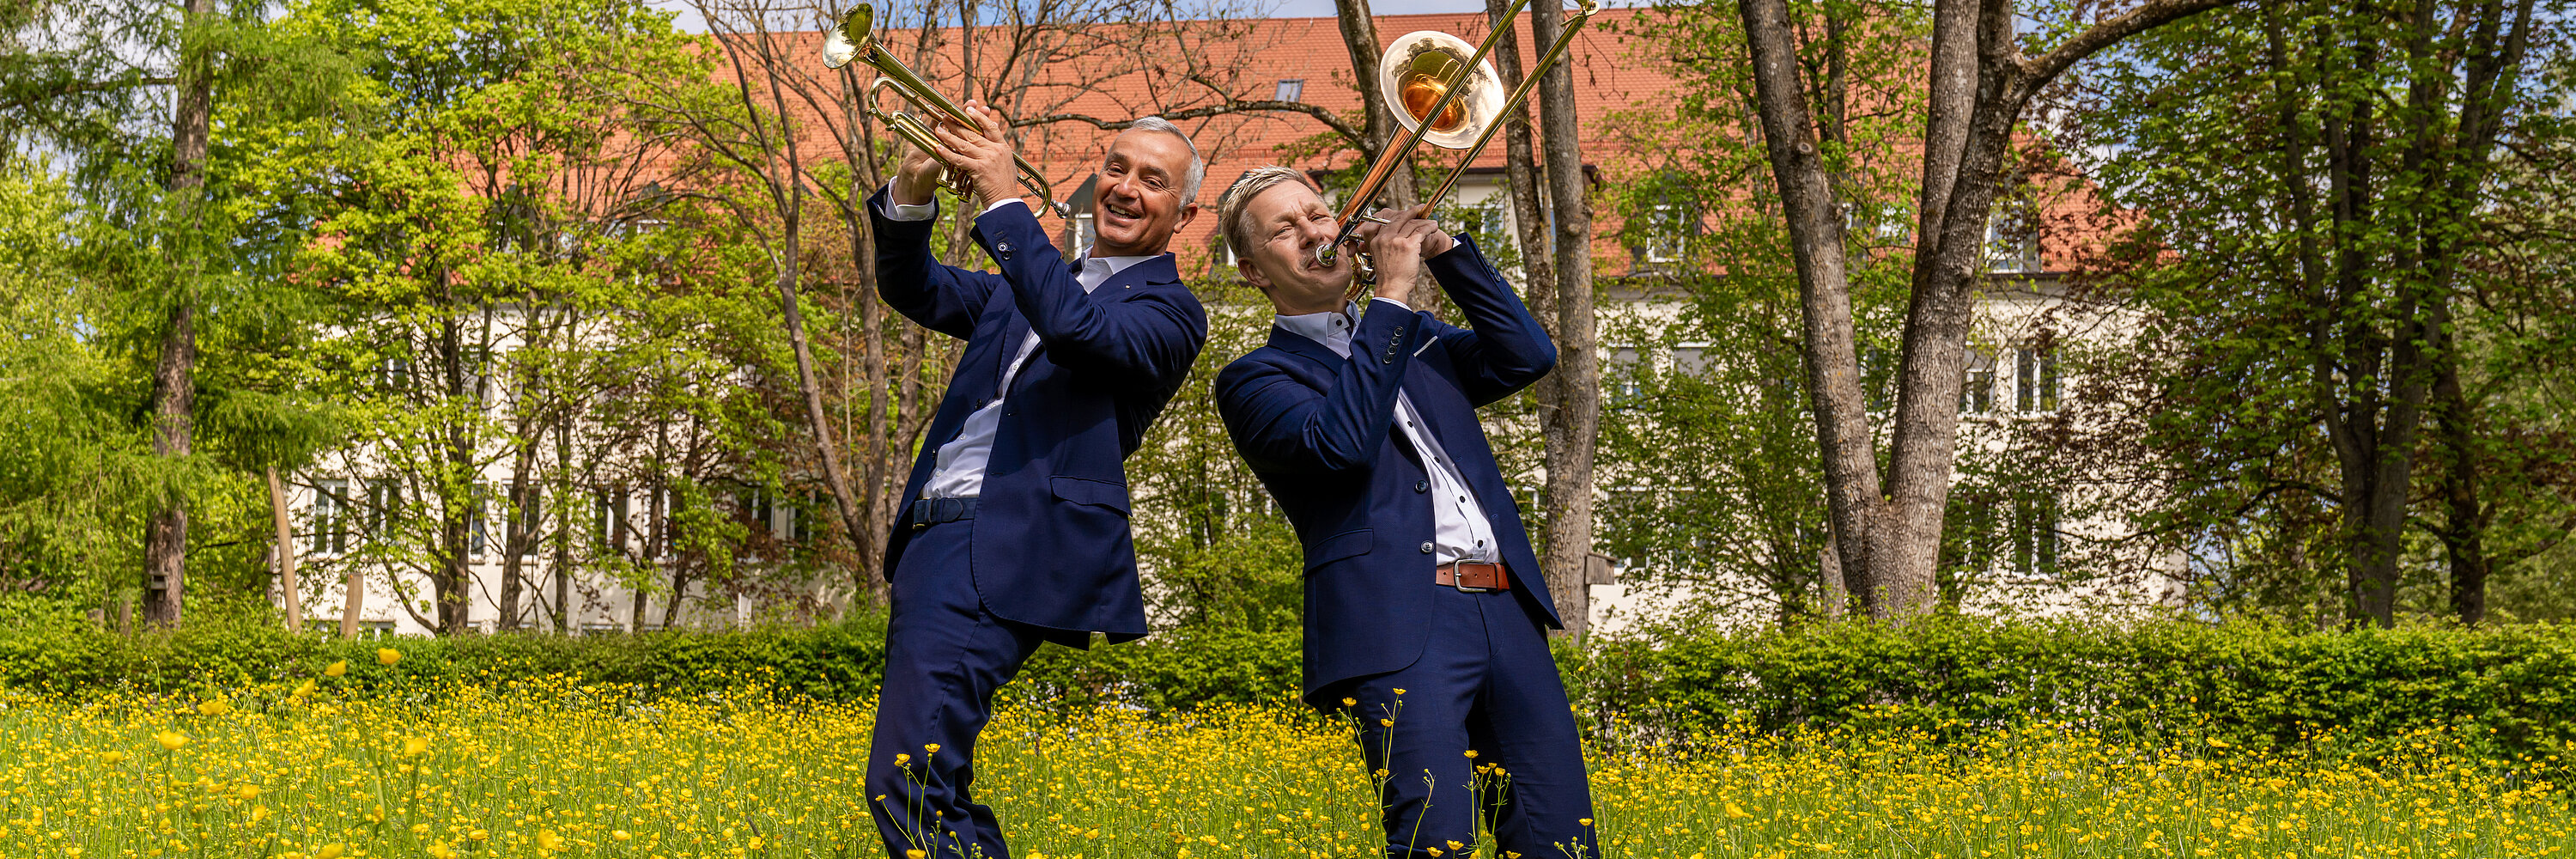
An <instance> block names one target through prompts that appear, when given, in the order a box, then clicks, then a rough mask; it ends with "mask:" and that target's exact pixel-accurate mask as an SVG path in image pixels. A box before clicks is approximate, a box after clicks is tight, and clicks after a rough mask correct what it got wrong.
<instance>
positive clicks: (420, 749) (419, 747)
mask: <svg viewBox="0 0 2576 859" xmlns="http://www.w3.org/2000/svg"><path fill="white" fill-rule="evenodd" d="M427 751H429V738H428V737H404V738H403V752H402V753H403V755H404V756H405V757H410V756H414V755H419V754H422V753H424V752H427Z"/></svg>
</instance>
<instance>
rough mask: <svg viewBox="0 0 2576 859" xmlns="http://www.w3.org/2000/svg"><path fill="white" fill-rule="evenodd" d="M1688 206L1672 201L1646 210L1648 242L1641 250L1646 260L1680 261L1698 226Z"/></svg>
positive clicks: (1658, 261) (1652, 261)
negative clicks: (1694, 228) (1672, 202)
mask: <svg viewBox="0 0 2576 859" xmlns="http://www.w3.org/2000/svg"><path fill="white" fill-rule="evenodd" d="M1697 225H1698V224H1697V219H1696V218H1693V217H1691V211H1690V210H1689V209H1688V208H1685V207H1682V206H1677V205H1673V204H1670V203H1662V204H1657V205H1656V206H1655V207H1654V208H1652V209H1648V210H1647V211H1646V244H1645V246H1644V247H1643V248H1641V249H1640V252H1641V254H1642V256H1643V258H1644V259H1645V261H1646V262H1650V263H1668V262H1680V261H1681V260H1682V251H1683V250H1684V249H1685V245H1686V242H1688V241H1689V239H1690V234H1691V233H1692V232H1693V230H1692V229H1691V228H1692V227H1695V226H1697Z"/></svg>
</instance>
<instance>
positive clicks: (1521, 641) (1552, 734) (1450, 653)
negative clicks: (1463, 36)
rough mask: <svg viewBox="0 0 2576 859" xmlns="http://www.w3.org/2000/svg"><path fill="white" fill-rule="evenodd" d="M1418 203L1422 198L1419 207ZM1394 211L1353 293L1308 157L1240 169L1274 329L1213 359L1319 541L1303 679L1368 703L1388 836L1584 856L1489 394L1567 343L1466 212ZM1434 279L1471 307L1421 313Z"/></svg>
mask: <svg viewBox="0 0 2576 859" xmlns="http://www.w3.org/2000/svg"><path fill="white" fill-rule="evenodd" d="M1426 208H1427V207H1426ZM1422 213H1423V209H1415V210H1412V211H1408V212H1401V213H1398V212H1392V211H1390V212H1384V213H1381V214H1384V215H1392V216H1393V217H1392V218H1391V222H1390V223H1387V224H1385V225H1383V226H1378V225H1366V226H1363V227H1361V228H1360V230H1359V231H1358V232H1357V235H1358V236H1359V237H1361V238H1362V240H1363V241H1365V243H1366V244H1367V247H1368V250H1369V251H1370V252H1371V254H1372V255H1373V257H1374V259H1375V264H1376V269H1377V283H1376V286H1375V289H1374V292H1375V295H1374V297H1373V298H1372V299H1371V300H1370V301H1369V307H1368V311H1367V313H1366V314H1365V315H1362V314H1360V312H1359V308H1357V307H1355V306H1353V305H1350V304H1348V303H1346V302H1345V301H1344V299H1343V296H1344V295H1345V294H1346V293H1345V290H1346V288H1347V287H1348V286H1349V285H1350V284H1351V280H1352V277H1353V275H1354V265H1353V263H1352V262H1351V257H1352V255H1351V254H1347V253H1346V254H1341V255H1339V256H1338V257H1336V258H1335V260H1334V261H1332V262H1323V261H1320V260H1318V259H1317V255H1316V253H1315V251H1316V250H1317V249H1318V248H1319V247H1321V246H1322V245H1324V244H1326V243H1329V242H1331V241H1332V240H1333V238H1334V235H1335V233H1336V232H1337V229H1338V228H1339V227H1340V224H1339V223H1338V222H1337V221H1336V220H1335V219H1334V216H1333V213H1332V211H1331V210H1329V209H1327V208H1326V207H1325V205H1324V200H1323V198H1322V197H1321V196H1319V195H1318V194H1317V193H1316V190H1315V188H1314V187H1313V186H1312V185H1311V184H1309V183H1308V182H1307V181H1306V178H1305V177H1304V176H1303V175H1301V174H1299V173H1298V172H1297V171H1294V170H1291V169H1288V168H1284V167H1264V168H1261V169H1258V170H1254V171H1252V172H1250V173H1247V174H1245V176H1244V178H1243V179H1241V180H1240V181H1237V182H1236V183H1235V184H1234V187H1232V188H1229V189H1227V190H1226V192H1225V195H1224V196H1223V197H1222V198H1221V199H1220V200H1219V201H1218V203H1217V226H1218V229H1219V230H1220V231H1222V232H1223V234H1224V236H1225V240H1226V242H1227V243H1228V245H1229V246H1231V247H1232V248H1233V249H1234V251H1235V255H1236V257H1237V259H1238V260H1239V262H1238V263H1237V269H1238V270H1239V271H1240V272H1241V273H1242V275H1243V278H1244V280H1245V281H1246V282H1248V283H1250V284H1252V285H1253V286H1254V287H1255V288H1258V289H1260V290H1261V292H1262V293H1263V294H1265V295H1267V296H1269V298H1270V303H1271V304H1272V305H1273V306H1274V307H1275V308H1276V309H1277V310H1278V315H1277V316H1276V317H1275V320H1274V324H1273V326H1272V327H1271V330H1270V339H1269V344H1268V345H1266V346H1263V347H1262V348H1260V349H1257V350H1254V351H1253V352H1252V353H1251V354H1248V355H1245V356H1243V357H1242V358H1240V359H1237V360H1236V361H1235V362H1234V363H1233V364H1231V365H1228V366H1227V367H1226V368H1225V371H1224V372H1223V373H1221V374H1219V375H1218V377H1217V381H1216V397H1217V408H1218V410H1219V411H1220V412H1221V413H1222V414H1223V416H1224V418H1225V423H1226V429H1227V431H1228V432H1229V433H1230V434H1232V435H1233V437H1234V443H1235V447H1236V449H1237V450H1239V451H1241V452H1242V454H1243V457H1244V459H1246V460H1248V461H1249V462H1250V463H1251V465H1252V468H1253V471H1254V472H1256V473H1258V474H1259V475H1260V476H1261V480H1262V483H1263V484H1264V485H1265V486H1267V487H1268V488H1269V490H1270V494H1271V496H1272V497H1273V498H1275V499H1277V500H1278V502H1279V506H1280V508H1281V509H1282V510H1284V511H1286V513H1287V515H1288V519H1289V521H1290V523H1291V524H1293V525H1294V526H1295V527H1296V530H1297V537H1298V541H1299V542H1300V543H1302V544H1303V545H1304V548H1305V559H1306V560H1305V566H1306V636H1305V699H1306V701H1307V702H1308V703H1310V704H1313V705H1315V706H1317V707H1320V708H1323V709H1327V710H1334V711H1339V712H1342V713H1346V714H1348V715H1350V716H1351V717H1353V720H1354V722H1355V723H1356V726H1357V729H1358V735H1359V736H1358V739H1359V742H1360V748H1361V751H1362V754H1363V755H1364V756H1365V757H1366V758H1367V760H1368V765H1369V768H1370V770H1371V771H1372V772H1374V773H1376V774H1377V776H1378V778H1379V779H1380V786H1379V793H1380V800H1381V802H1382V803H1383V806H1384V808H1385V819H1384V823H1385V827H1386V833H1387V845H1386V855H1388V856H1390V857H1411V856H1438V855H1442V854H1453V855H1457V856H1464V855H1467V852H1468V851H1471V850H1472V849H1473V846H1474V844H1475V840H1476V835H1475V833H1476V821H1477V817H1478V815H1479V814H1480V813H1482V814H1483V815H1485V817H1486V819H1487V820H1488V821H1489V822H1490V824H1491V826H1492V830H1493V832H1494V834H1495V837H1496V840H1497V841H1499V842H1500V843H1499V844H1497V845H1496V847H1497V848H1498V850H1499V851H1500V852H1498V853H1497V854H1496V855H1500V856H1506V857H1509V856H1521V857H1528V859H1541V857H1548V859H1554V857H1587V856H1596V855H1598V852H1597V850H1596V848H1595V847H1594V845H1593V839H1592V834H1591V825H1592V820H1591V817H1592V799H1591V788H1590V786H1589V784H1588V782H1587V781H1586V779H1585V774H1584V768H1583V754H1582V749H1581V747H1580V746H1579V745H1578V743H1577V741H1576V737H1575V727H1574V719H1573V715H1572V713H1571V712H1570V711H1569V710H1568V708H1567V705H1566V697H1565V688H1564V686H1563V685H1562V683H1561V681H1559V679H1558V676H1557V671H1556V663H1555V660H1554V658H1553V657H1552V656H1550V655H1549V653H1548V649H1547V635H1546V632H1545V631H1544V629H1543V627H1559V628H1561V627H1562V624H1560V623H1559V622H1558V620H1557V617H1556V609H1555V606H1554V605H1553V604H1551V603H1550V602H1549V600H1548V595H1547V585H1546V584H1545V582H1544V581H1543V580H1542V579H1541V578H1540V575H1539V567H1538V559H1537V557H1536V556H1535V555H1533V554H1532V553H1531V551H1530V545H1529V539H1528V538H1527V536H1525V533H1524V532H1523V530H1522V528H1521V521H1520V515H1519V513H1518V511H1517V510H1516V509H1515V508H1514V507H1513V504H1512V497H1511V492H1510V490H1509V488H1508V487H1507V486H1506V485H1505V484H1504V483H1503V478H1502V474H1501V472H1500V471H1499V470H1498V469H1497V468H1496V466H1495V464H1494V456H1493V452H1492V450H1491V449H1490V448H1489V447H1487V445H1486V442H1485V434H1484V431H1483V429H1482V428H1481V427H1480V426H1478V424H1477V421H1476V412H1475V410H1476V408H1478V407H1480V406H1484V405H1487V404H1490V403H1493V402H1495V401H1497V400H1501V399H1503V398H1504V397H1508V396H1510V395H1511V394H1512V393H1513V392H1516V391H1519V390H1520V389H1522V388H1524V387H1527V386H1528V385H1529V384H1530V383H1532V382H1535V381H1537V380H1538V379H1539V378H1540V377H1541V376H1545V375H1547V372H1548V370H1549V369H1551V368H1553V367H1554V366H1555V365H1556V347H1555V346H1554V344H1552V343H1550V342H1549V340H1548V337H1547V334H1546V332H1545V331H1544V330H1543V329H1541V328H1540V327H1539V324H1538V321H1537V320H1535V319H1533V318H1531V317H1530V313H1529V310H1528V308H1526V307H1523V306H1522V305H1521V302H1520V299H1519V298H1518V297H1516V296H1515V295H1513V293H1512V290H1511V287H1510V286H1509V285H1508V284H1506V283H1504V282H1503V279H1502V277H1501V276H1500V275H1498V274H1496V273H1495V272H1494V269H1493V267H1492V266H1490V265H1488V264H1487V263H1486V262H1485V259H1484V257H1483V256H1482V255H1481V254H1479V253H1478V252H1477V250H1476V247H1475V244H1474V243H1473V242H1471V241H1469V240H1468V238H1467V237H1466V236H1464V235H1460V236H1454V237H1453V236H1449V235H1446V234H1444V233H1442V232H1441V231H1440V229H1439V227H1438V225H1436V224H1434V223H1432V222H1431V221H1428V220H1423V219H1422V217H1421V215H1422ZM1425 278H1428V279H1430V280H1433V281H1436V282H1437V283H1438V284H1439V286H1440V288H1442V289H1444V290H1446V291H1447V292H1448V294H1449V297H1450V299H1451V300H1452V301H1454V302H1455V303H1456V304H1457V306H1458V309H1459V311H1460V312H1461V313H1463V314H1465V316H1466V318H1467V322H1468V324H1469V327H1467V328H1459V327H1456V326H1452V325H1448V324H1445V323H1442V322H1440V321H1439V320H1436V319H1433V318H1432V317H1431V315H1430V314H1428V313H1421V312H1417V311H1415V310H1413V309H1412V306H1411V305H1412V304H1413V303H1414V302H1415V301H1416V299H1417V296H1421V295H1423V294H1424V289H1423V287H1424V286H1425V284H1424V283H1423V281H1424V280H1425Z"/></svg>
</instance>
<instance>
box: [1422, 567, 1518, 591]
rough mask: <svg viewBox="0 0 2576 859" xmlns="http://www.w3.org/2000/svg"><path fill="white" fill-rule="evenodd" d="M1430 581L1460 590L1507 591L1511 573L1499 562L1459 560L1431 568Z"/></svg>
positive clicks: (1509, 585) (1510, 585) (1510, 587)
mask: <svg viewBox="0 0 2576 859" xmlns="http://www.w3.org/2000/svg"><path fill="white" fill-rule="evenodd" d="M1433 569H1435V570H1437V572H1436V573H1434V574H1433V576H1432V583H1434V584H1437V585H1440V586H1441V587H1446V588H1457V589H1459V590H1462V591H1507V590H1511V589H1512V577H1511V574H1509V573H1506V572H1504V571H1503V565H1501V564H1489V563H1485V562H1483V561H1459V562H1457V563H1454V564H1442V565H1440V566H1438V567H1435V568H1433Z"/></svg>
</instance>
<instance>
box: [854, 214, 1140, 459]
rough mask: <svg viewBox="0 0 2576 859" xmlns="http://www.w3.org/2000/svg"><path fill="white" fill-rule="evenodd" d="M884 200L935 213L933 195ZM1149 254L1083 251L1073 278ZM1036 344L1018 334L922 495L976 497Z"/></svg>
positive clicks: (1095, 282)
mask: <svg viewBox="0 0 2576 859" xmlns="http://www.w3.org/2000/svg"><path fill="white" fill-rule="evenodd" d="M887 187H889V188H891V187H893V183H887ZM886 202H887V207H886V208H887V211H886V213H885V215H886V217H887V218H888V219H891V220H897V221H924V220H929V219H931V218H935V217H938V216H939V204H938V202H937V201H933V202H929V203H922V204H920V205H905V204H902V203H896V202H894V200H893V198H892V197H888V198H887V200H886ZM1018 202H1020V198H1018V197H1011V198H1007V199H1004V200H1002V201H1001V202H998V203H994V204H993V205H991V206H988V207H986V208H985V209H984V211H985V212H987V213H989V212H991V211H993V210H994V209H997V208H1000V207H1002V206H1005V205H1009V204H1011V203H1018ZM1149 259H1153V257H1150V256H1129V257H1105V258H1104V257H1084V258H1083V260H1082V270H1081V271H1079V272H1075V273H1074V275H1073V281H1074V282H1075V283H1078V284H1081V285H1082V291H1083V292H1085V293H1089V292H1091V291H1092V290H1095V289H1099V288H1100V284H1101V283H1103V282H1106V281H1107V280H1109V276H1110V275H1114V274H1117V273H1119V272H1121V271H1125V270H1126V269H1127V267H1128V266H1131V265H1135V264H1137V263H1140V262H1144V261H1146V260H1149ZM1037 350H1038V332H1037V329H1034V328H1032V329H1030V330H1029V334H1028V336H1027V337H1023V338H1021V339H1020V349H1019V351H1018V352H1017V353H1016V354H1014V355H1013V356H1012V357H1011V365H1010V367H1009V368H1008V369H1005V370H1003V371H1002V386H1001V388H999V389H998V390H997V392H996V393H995V395H994V397H993V401H992V402H989V403H986V404H984V407H983V408H980V409H976V410H975V412H974V413H973V414H970V415H967V416H966V425H965V426H964V427H963V428H961V429H959V430H958V431H957V438H956V439H954V440H952V441H950V442H948V443H947V444H944V445H940V446H939V455H938V457H937V458H936V460H934V462H933V464H932V465H931V468H930V480H929V481H928V482H926V483H924V484H922V488H921V496H922V497H924V498H976V497H980V496H982V495H983V494H984V468H985V466H986V465H987V464H988V463H989V462H991V460H992V458H993V436H994V435H995V434H997V433H999V432H1001V429H1002V401H1003V400H1004V399H1007V398H1008V397H1009V395H1010V392H1011V380H1013V379H1017V378H1019V376H1020V367H1021V366H1022V365H1025V364H1027V363H1028V362H1029V356H1030V355H1033V354H1036V353H1037Z"/></svg>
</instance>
